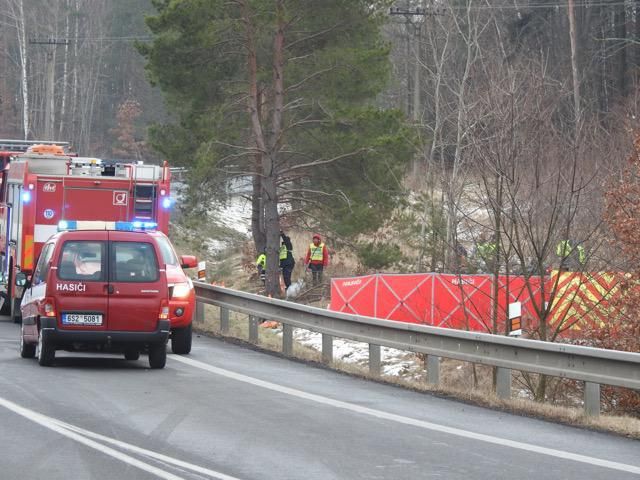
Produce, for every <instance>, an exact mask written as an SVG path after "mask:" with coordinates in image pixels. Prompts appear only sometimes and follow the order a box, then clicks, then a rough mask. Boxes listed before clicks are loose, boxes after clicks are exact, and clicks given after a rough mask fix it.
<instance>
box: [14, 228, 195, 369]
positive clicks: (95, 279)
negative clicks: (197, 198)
mask: <svg viewBox="0 0 640 480" xmlns="http://www.w3.org/2000/svg"><path fill="white" fill-rule="evenodd" d="M115 227H116V230H104V229H103V230H90V231H86V230H82V231H65V232H61V233H58V234H55V235H54V236H52V237H50V238H49V239H48V240H47V241H46V242H45V244H44V246H43V249H42V253H41V255H40V257H39V259H38V262H37V265H36V267H35V270H34V273H33V275H32V276H31V278H30V279H29V280H27V277H26V275H25V274H24V273H23V272H19V273H18V274H17V275H16V282H17V283H19V284H23V285H24V287H25V292H24V297H23V300H22V331H21V336H20V353H21V356H22V357H24V358H33V357H34V356H36V355H37V357H38V362H39V363H40V365H42V366H50V365H52V364H53V363H54V361H55V356H56V350H69V351H78V350H80V351H96V350H97V351H104V352H121V353H124V356H125V358H126V359H127V360H137V359H138V358H139V356H140V352H141V351H148V354H149V366H150V367H151V368H163V367H164V365H165V362H166V343H167V339H168V337H169V331H170V320H169V296H170V295H171V293H170V287H169V281H168V279H167V273H168V272H167V270H168V269H169V266H168V265H167V263H166V260H165V259H166V258H167V255H169V256H171V253H172V252H168V251H167V250H166V249H167V242H168V240H167V237H166V236H164V234H162V233H160V232H145V231H134V230H135V227H134V226H133V225H132V224H131V223H129V222H116V225H115ZM194 262H195V260H194ZM165 265H167V266H165ZM178 268H179V267H178Z"/></svg>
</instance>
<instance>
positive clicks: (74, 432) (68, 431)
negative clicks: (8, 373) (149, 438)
mask: <svg viewBox="0 0 640 480" xmlns="http://www.w3.org/2000/svg"><path fill="white" fill-rule="evenodd" d="M0 406H3V407H5V408H6V409H8V410H11V411H12V412H14V413H16V414H18V415H21V416H22V417H24V418H26V419H28V420H31V421H32V422H35V423H37V424H39V425H41V426H43V427H45V428H48V429H49V430H53V431H54V432H57V433H59V434H60V435H63V436H65V437H67V438H70V439H72V440H75V441H76V442H78V443H81V444H83V445H86V446H87V447H89V448H93V449H94V450H97V451H99V452H100V453H103V454H105V455H108V456H110V457H113V458H115V459H116V460H120V461H121V462H124V463H127V464H129V465H131V466H134V467H137V468H139V469H141V470H144V471H146V472H149V473H151V474H154V475H156V476H158V477H159V478H163V479H166V480H184V479H183V478H182V477H179V476H177V475H174V474H172V473H170V472H167V471H165V470H162V469H160V468H157V467H154V466H153V465H149V464H148V463H144V462H142V461H140V460H137V459H136V458H133V457H131V456H129V455H127V454H124V453H122V452H119V451H117V450H114V449H113V448H110V447H107V446H105V445H103V444H102V443H98V442H96V441H93V440H91V439H90V438H94V439H96V440H101V441H103V442H106V443H110V444H112V445H115V446H117V447H119V448H122V449H123V450H128V451H131V452H135V453H138V454H141V455H145V456H147V457H150V458H153V459H155V460H158V461H161V462H165V463H168V464H171V465H174V466H176V467H181V468H185V469H189V470H191V471H194V472H197V473H201V474H205V475H208V476H210V477H212V478H216V479H219V480H239V479H238V478H236V477H231V476H229V475H225V474H224V473H220V472H216V471H214V470H209V469H207V468H204V467H200V466H198V465H194V464H191V463H187V462H183V461H182V460H177V459H175V458H172V457H168V456H167V455H162V454H160V453H156V452H153V451H151V450H146V449H144V448H140V447H136V446H135V445H131V444H129V443H125V442H122V441H120V440H116V439H113V438H109V437H105V436H104V435H100V434H98V433H94V432H91V431H89V430H85V429H83V428H80V427H77V426H75V425H71V424H69V423H66V422H62V421H60V420H57V419H55V418H52V417H48V416H46V415H43V414H41V413H38V412H35V411H33V410H29V409H28V408H25V407H21V406H20V405H18V404H16V403H14V402H12V401H10V400H7V399H5V398H2V397H0ZM87 437H90V438H87Z"/></svg>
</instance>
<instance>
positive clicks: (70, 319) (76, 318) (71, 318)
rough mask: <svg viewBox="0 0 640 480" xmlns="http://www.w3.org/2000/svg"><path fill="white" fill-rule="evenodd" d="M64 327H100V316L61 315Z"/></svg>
mask: <svg viewBox="0 0 640 480" xmlns="http://www.w3.org/2000/svg"><path fill="white" fill-rule="evenodd" d="M62 323H63V324H64V325H102V315H101V314H99V313H63V314H62Z"/></svg>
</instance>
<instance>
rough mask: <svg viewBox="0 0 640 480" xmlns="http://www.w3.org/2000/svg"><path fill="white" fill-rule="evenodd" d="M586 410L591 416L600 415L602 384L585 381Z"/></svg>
mask: <svg viewBox="0 0 640 480" xmlns="http://www.w3.org/2000/svg"><path fill="white" fill-rule="evenodd" d="M584 412H585V413H586V414H587V416H589V417H597V416H599V415H600V384H599V383H593V382H584Z"/></svg>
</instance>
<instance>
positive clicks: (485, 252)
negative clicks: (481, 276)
mask: <svg viewBox="0 0 640 480" xmlns="http://www.w3.org/2000/svg"><path fill="white" fill-rule="evenodd" d="M496 250H497V246H496V244H495V243H493V242H491V241H488V240H485V238H484V237H480V242H478V245H477V246H476V254H477V256H478V257H479V258H478V260H480V262H481V264H482V269H483V271H485V272H488V273H493V272H494V270H495V268H494V267H495V259H496Z"/></svg>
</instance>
